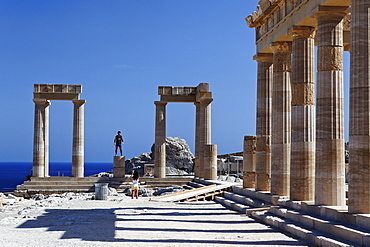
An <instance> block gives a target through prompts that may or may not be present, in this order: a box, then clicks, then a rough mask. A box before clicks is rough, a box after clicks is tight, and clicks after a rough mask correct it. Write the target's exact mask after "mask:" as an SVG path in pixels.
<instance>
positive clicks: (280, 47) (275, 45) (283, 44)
mask: <svg viewBox="0 0 370 247" xmlns="http://www.w3.org/2000/svg"><path fill="white" fill-rule="evenodd" d="M269 47H270V49H271V51H272V52H273V53H291V52H292V42H291V41H277V42H272V43H271V44H270V46H269Z"/></svg>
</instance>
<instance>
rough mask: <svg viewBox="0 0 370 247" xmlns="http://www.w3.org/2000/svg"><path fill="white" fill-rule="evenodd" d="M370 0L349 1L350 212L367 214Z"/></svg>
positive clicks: (369, 204)
mask: <svg viewBox="0 0 370 247" xmlns="http://www.w3.org/2000/svg"><path fill="white" fill-rule="evenodd" d="M369 9H370V2H369V1H368V0H352V2H351V12H352V14H351V79H350V82H351V85H350V122H349V124H350V130H349V146H350V147H349V148H350V149H349V152H350V161H349V162H350V163H349V183H348V184H349V188H348V210H349V212H350V213H361V214H370V199H369V198H370V94H369V91H370V74H369V66H370V65H369V64H370V40H369V37H370V36H369V35H370V30H369V29H370V17H369V12H370V10H369Z"/></svg>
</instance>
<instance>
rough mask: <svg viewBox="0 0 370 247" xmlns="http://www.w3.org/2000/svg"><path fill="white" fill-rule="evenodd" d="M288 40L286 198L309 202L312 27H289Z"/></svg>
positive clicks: (312, 118) (311, 181)
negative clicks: (289, 108)
mask: <svg viewBox="0 0 370 247" xmlns="http://www.w3.org/2000/svg"><path fill="white" fill-rule="evenodd" d="M290 33H291V35H292V37H293V42H292V142H291V158H290V199H291V200H298V201H313V200H314V189H315V178H314V175H315V148H316V147H315V130H316V129H315V96H314V92H315V89H314V74H315V71H314V34H315V28H313V27H305V26H296V27H293V28H292V29H291V32H290Z"/></svg>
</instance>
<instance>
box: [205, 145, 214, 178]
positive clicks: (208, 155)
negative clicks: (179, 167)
mask: <svg viewBox="0 0 370 247" xmlns="http://www.w3.org/2000/svg"><path fill="white" fill-rule="evenodd" d="M204 179H208V180H217V145H205V146H204Z"/></svg>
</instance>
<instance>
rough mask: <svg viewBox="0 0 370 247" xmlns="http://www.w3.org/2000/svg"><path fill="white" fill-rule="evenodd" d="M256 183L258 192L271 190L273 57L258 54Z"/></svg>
mask: <svg viewBox="0 0 370 247" xmlns="http://www.w3.org/2000/svg"><path fill="white" fill-rule="evenodd" d="M254 60H256V61H257V63H258V78H257V121H256V136H257V143H256V145H257V146H256V167H255V172H256V178H255V179H256V181H255V188H256V190H258V191H269V190H270V175H271V119H272V82H273V66H272V62H273V56H272V54H269V53H264V54H257V55H255V56H254Z"/></svg>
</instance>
